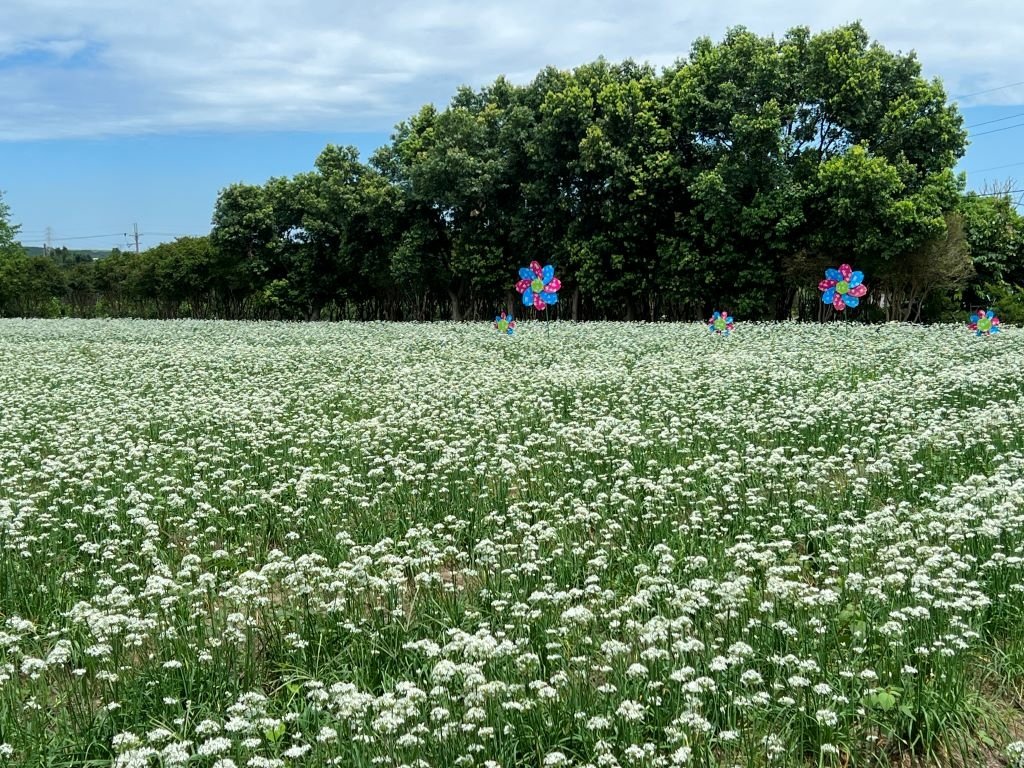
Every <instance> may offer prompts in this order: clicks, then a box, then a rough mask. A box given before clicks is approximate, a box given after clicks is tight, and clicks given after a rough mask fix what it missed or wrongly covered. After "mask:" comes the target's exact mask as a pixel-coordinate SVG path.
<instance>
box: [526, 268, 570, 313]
mask: <svg viewBox="0 0 1024 768" xmlns="http://www.w3.org/2000/svg"><path fill="white" fill-rule="evenodd" d="M561 287H562V281H561V280H559V279H558V278H557V277H555V268H554V267H553V266H551V265H550V264H548V265H546V266H544V267H541V265H540V262H539V261H531V262H530V266H529V267H522V268H520V270H519V282H518V283H516V290H517V291H519V293H521V294H522V295H523V306H524V307H533V308H534V309H537V310H540V311H543V310H545V309H547V307H548V305H549V304H557V303H558V289H559V288H561Z"/></svg>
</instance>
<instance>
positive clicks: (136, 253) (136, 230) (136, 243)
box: [132, 223, 139, 256]
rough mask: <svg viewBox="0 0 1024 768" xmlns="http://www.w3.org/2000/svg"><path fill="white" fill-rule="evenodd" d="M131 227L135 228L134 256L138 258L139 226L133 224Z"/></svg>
mask: <svg viewBox="0 0 1024 768" xmlns="http://www.w3.org/2000/svg"><path fill="white" fill-rule="evenodd" d="M132 226H133V227H134V228H135V255H136V256H138V255H139V225H138V224H137V223H136V224H133V225H132Z"/></svg>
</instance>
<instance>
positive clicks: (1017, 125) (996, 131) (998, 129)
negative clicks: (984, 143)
mask: <svg viewBox="0 0 1024 768" xmlns="http://www.w3.org/2000/svg"><path fill="white" fill-rule="evenodd" d="M1021 127H1024V123H1016V124H1014V125H1008V126H1006V127H1005V128H993V129H992V130H991V131H982V132H981V133H976V134H974V136H972V137H971V138H977V137H978V136H987V135H988V134H990V133H999V132H1000V131H1009V130H1010V129H1011V128H1021Z"/></svg>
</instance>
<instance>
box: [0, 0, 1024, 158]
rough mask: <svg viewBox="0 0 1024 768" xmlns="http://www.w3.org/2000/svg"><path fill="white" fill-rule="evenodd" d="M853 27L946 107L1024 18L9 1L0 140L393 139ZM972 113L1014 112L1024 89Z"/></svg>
mask: <svg viewBox="0 0 1024 768" xmlns="http://www.w3.org/2000/svg"><path fill="white" fill-rule="evenodd" d="M780 6H782V7H780ZM858 18H859V19H861V20H862V21H863V22H864V24H865V25H866V27H867V29H868V32H869V33H870V34H871V35H872V36H873V37H874V38H876V39H878V40H880V41H881V42H882V43H883V44H885V45H886V46H888V47H890V48H894V49H899V50H904V51H906V50H910V49H915V50H916V51H917V52H918V54H919V57H920V59H921V61H922V62H923V64H924V68H925V71H926V73H927V74H928V75H938V76H941V77H942V78H943V79H944V80H945V82H946V86H947V90H948V91H949V92H950V93H952V94H954V95H957V94H962V93H973V92H975V91H980V90H984V89H987V88H995V87H998V86H1002V85H1005V84H1007V83H1009V82H1012V81H1013V80H1017V79H1024V75H1020V76H1015V75H1014V72H1015V69H1016V71H1017V72H1020V71H1021V70H1020V69H1019V67H1017V68H1015V67H1014V62H1015V61H1019V52H1020V50H1021V49H1022V48H1024V4H1021V3H1017V2H1011V1H1010V0H975V1H974V2H971V3H963V2H959V3H953V2H950V0H941V1H940V2H926V1H925V0H890V1H889V2H882V0H870V2H861V3H854V2H850V1H849V0H840V1H839V2H833V3H827V4H818V5H810V4H801V7H796V6H783V5H782V4H780V3H777V2H774V1H772V2H769V1H768V0H748V1H747V2H739V1H738V0H725V1H724V2H717V3H704V4H700V5H699V6H696V7H695V6H694V4H690V3H685V2H678V0H677V1H676V2H670V1H668V0H664V1H658V2H643V1H642V0H638V1H637V2H632V3H630V2H611V1H610V0H591V2H578V1H574V2H562V3H557V2H552V1H551V0H548V1H547V2H541V1H540V0H506V2H495V1H494V0H480V1H479V2H470V1H468V0H441V2H434V3H429V2H427V3H423V2H419V3H414V2H410V1H409V0H398V2H389V3H378V4H361V3H359V4H357V3H339V2H337V1H336V0H292V2H288V3H282V2H277V1H276V0H167V1H166V2H163V3H138V2H135V0H4V2H3V3H2V4H0V94H3V97H2V98H3V103H2V109H0V140H2V139H8V140H10V139H27V138H51V137H66V136H90V135H105V134H126V133H144V132H164V131H180V130H189V129H203V130H217V129H228V130H237V129H240V128H259V129H278V128H280V129H290V128H302V129H319V130H348V131H355V130H387V129H388V128H390V127H391V126H392V125H393V124H394V123H395V122H396V121H397V120H400V119H402V118H404V117H406V116H408V115H409V114H411V113H412V112H413V111H414V110H415V109H417V108H418V107H419V106H420V105H422V104H423V103H426V102H428V101H433V102H435V103H444V102H446V101H447V100H448V98H450V96H451V95H452V93H453V91H454V88H455V87H456V86H457V85H459V84H461V83H468V84H471V85H482V84H484V83H487V82H489V81H491V80H493V78H494V77H495V76H497V75H498V74H502V73H506V74H508V75H509V76H511V77H512V78H513V79H515V80H526V79H529V78H530V77H532V75H533V74H535V73H536V72H537V70H539V69H540V68H541V67H543V66H545V65H547V64H554V65H556V66H560V67H571V66H574V65H577V64H582V63H585V62H587V61H591V60H593V59H594V58H596V57H597V56H598V55H602V54H603V55H605V56H606V57H608V58H610V59H613V60H615V59H621V58H624V57H633V58H636V59H642V60H644V59H645V60H650V61H652V62H654V63H656V64H659V65H660V64H667V63H669V62H670V61H672V60H673V59H674V58H676V57H677V56H682V55H685V54H686V52H687V51H688V49H689V47H690V44H691V43H692V41H693V40H694V38H696V37H698V36H701V35H710V36H711V37H713V38H720V37H721V35H722V34H723V33H724V31H725V29H726V28H727V27H729V26H733V25H736V24H744V25H746V26H748V27H750V28H751V29H752V30H754V31H755V32H758V33H762V34H769V33H774V34H776V35H781V34H782V33H784V32H785V31H786V30H787V29H788V28H790V27H792V26H794V25H798V24H807V25H809V26H811V27H812V28H813V29H823V28H828V27H832V26H835V25H837V24H842V23H845V22H848V21H851V20H854V19H858ZM973 102H986V103H1024V87H1019V88H1015V89H1003V90H1000V91H995V92H992V93H989V94H984V95H982V96H979V97H976V98H975V99H973Z"/></svg>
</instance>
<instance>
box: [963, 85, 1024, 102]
mask: <svg viewBox="0 0 1024 768" xmlns="http://www.w3.org/2000/svg"><path fill="white" fill-rule="evenodd" d="M1017 85H1024V80H1021V81H1020V82H1019V83H1010V84H1008V85H1000V86H999V87H998V88H987V89H986V90H984V91H975V92H974V93H962V94H960V95H959V96H953V97H952V98H954V99H968V98H970V97H971V96H981V94H983V93H993V92H995V91H1005V90H1006V89H1007V88H1013V87H1014V86H1017Z"/></svg>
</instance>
